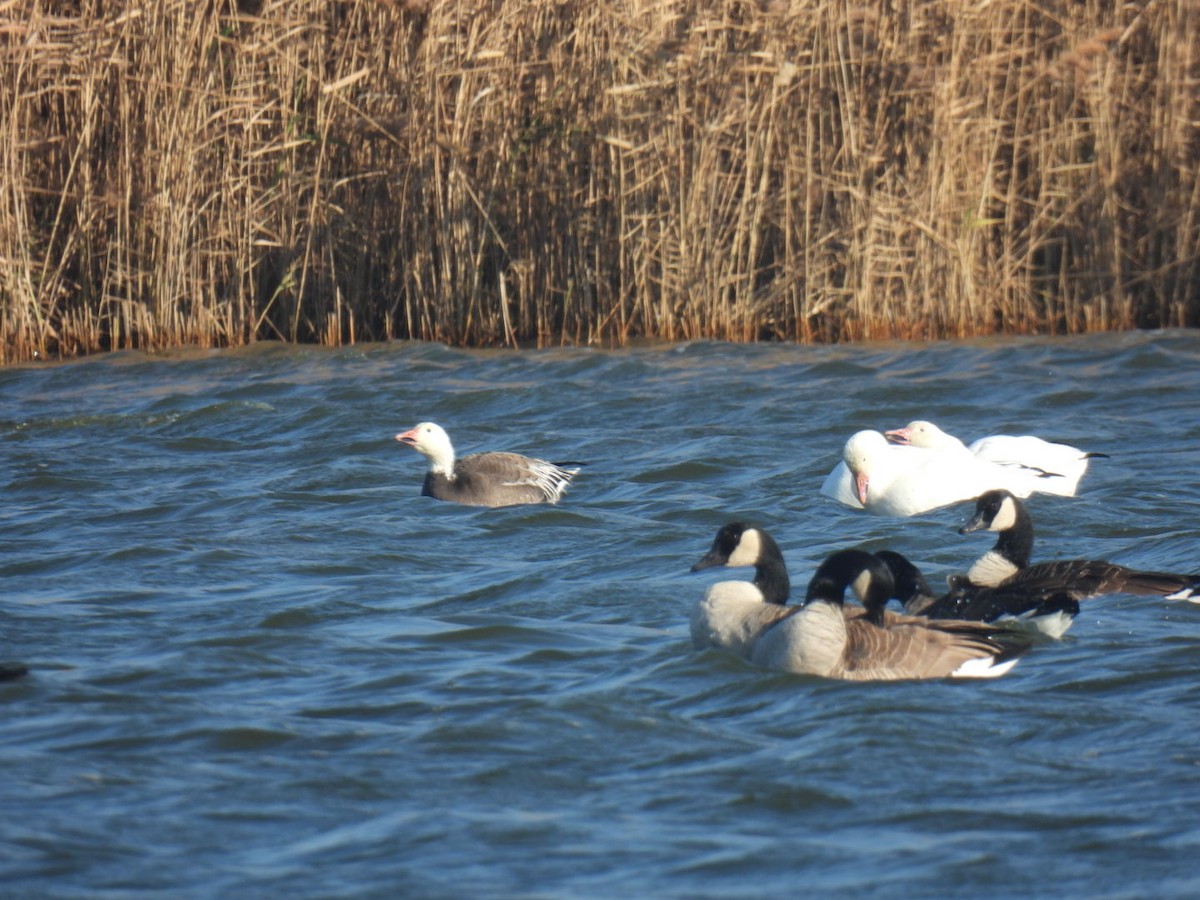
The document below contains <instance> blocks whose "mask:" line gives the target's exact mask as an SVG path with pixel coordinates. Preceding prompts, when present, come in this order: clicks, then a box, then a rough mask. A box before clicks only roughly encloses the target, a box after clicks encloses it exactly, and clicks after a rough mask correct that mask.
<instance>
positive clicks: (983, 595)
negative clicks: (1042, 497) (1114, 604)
mask: <svg viewBox="0 0 1200 900" xmlns="http://www.w3.org/2000/svg"><path fill="white" fill-rule="evenodd" d="M983 529H987V530H989V531H995V532H997V533H998V536H997V539H996V544H995V546H993V547H992V549H991V550H989V551H988V552H987V553H985V554H984V555H983V556H981V557H980V558H979V559H978V560H976V561H975V563H974V565H972V566H971V568H970V569H969V570H968V571H967V574H966V575H965V576H955V577H953V578H951V579H950V592H949V593H948V594H947V595H946V596H945V597H942V598H940V599H939V600H938V601H937V602H936V603H935V604H932V605H930V606H928V607H927V608H926V610H925V614H926V615H941V616H950V617H954V618H968V617H975V616H977V615H979V614H980V611H981V610H988V611H993V610H997V609H1001V608H1006V609H1008V610H1010V611H1014V610H1016V609H1017V608H1018V607H1020V606H1021V605H1024V606H1026V607H1028V608H1033V607H1036V606H1039V605H1040V606H1043V607H1047V608H1048V607H1052V606H1054V605H1058V606H1060V607H1062V608H1063V610H1064V611H1065V610H1068V609H1069V608H1070V607H1069V603H1068V601H1075V602H1076V604H1077V603H1078V601H1080V600H1087V599H1089V598H1092V597H1099V596H1101V595H1104V594H1140V595H1152V596H1160V597H1166V598H1167V599H1168V600H1191V601H1192V602H1200V575H1176V574H1172V573H1168V572H1142V571H1138V570H1136V569H1129V568H1126V567H1125V566H1121V565H1117V564H1116V563H1110V562H1106V561H1104V560H1098V559H1064V560H1054V561H1052V562H1044V563H1035V564H1032V565H1031V564H1030V562H1029V559H1030V556H1031V554H1032V552H1033V521H1032V520H1031V519H1030V517H1029V512H1028V511H1027V510H1026V509H1025V505H1024V504H1023V503H1021V501H1020V500H1018V499H1017V498H1016V497H1014V496H1013V495H1012V494H1010V493H1009V492H1007V491H988V492H987V493H985V494H983V495H982V496H981V497H979V499H978V500H977V501H976V503H975V514H974V515H973V516H972V517H971V519H970V520H968V522H967V523H966V524H965V525H964V526H963V527H962V528H960V529H959V533H960V534H969V533H971V532H973V531H980V530H983ZM987 616H991V612H988V614H987ZM987 616H984V617H987ZM991 617H992V618H994V617H995V616H991Z"/></svg>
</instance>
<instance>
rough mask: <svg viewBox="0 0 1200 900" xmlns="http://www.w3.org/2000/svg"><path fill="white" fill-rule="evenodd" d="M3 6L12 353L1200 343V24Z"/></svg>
mask: <svg viewBox="0 0 1200 900" xmlns="http://www.w3.org/2000/svg"><path fill="white" fill-rule="evenodd" d="M876 6H877V4H857V3H856V4H849V3H845V2H825V0H793V2H783V0H780V2H766V3H750V2H719V0H677V2H672V0H510V2H502V0H494V2H471V0H458V2H455V0H407V2H403V0H392V2H384V0H373V2H372V0H343V2H329V0H287V2H284V0H262V2H253V0H249V2H247V0H244V2H241V3H235V2H221V3H214V2H208V3H193V2H190V0H159V2H145V3H137V2H134V3H130V4H109V3H101V2H99V0H79V2H78V3H51V2H44V0H7V2H6V0H0V69H2V77H0V131H2V133H3V143H2V149H0V153H2V157H0V177H2V178H3V184H2V185H0V196H2V199H0V302H2V306H0V338H2V341H3V343H2V345H0V361H3V362H13V361H19V360H21V359H26V358H29V357H31V356H33V355H35V354H41V355H55V354H58V355H72V354H77V353H85V352H89V351H94V350H98V349H116V348H125V347H140V348H160V347H166V346H173V345H178V344H200V345H228V344H240V343H244V342H248V341H253V340H256V339H262V338H282V339H286V340H294V341H320V342H324V343H340V342H347V341H355V340H365V339H382V338H392V337H412V338H420V339H433V340H441V341H448V342H452V343H461V344H473V345H489V344H502V343H512V344H515V343H525V342H534V341H536V342H537V343H539V344H548V343H558V342H560V341H572V342H574V341H596V342H604V343H620V342H622V341H624V340H627V339H629V338H632V337H638V336H649V337H659V338H666V339H686V338H697V337H716V338H727V339H733V340H755V339H762V338H785V339H795V340H801V341H810V340H841V339H857V338H881V337H887V336H901V337H937V336H962V335H971V334H979V333H989V332H995V331H1007V332H1078V331H1087V330H1096V329H1115V328H1128V327H1138V326H1172V325H1197V324H1200V221H1198V216H1200V177H1198V168H1200V162H1198V161H1200V9H1198V8H1197V4H1196V3H1195V2H1194V0H1163V2H1152V3H1149V4H1127V5H1119V6H1117V7H1116V8H1114V7H1113V5H1112V4H1107V3H1100V2H1097V0H1087V2H1082V3H1078V2H1071V0H1057V2H1056V0H1050V2H1046V3H1041V4H1037V5H1034V4H1031V3H1029V2H1027V0H990V2H987V0H976V2H966V3H961V2H954V0H926V2H921V0H912V2H899V3H894V4H879V5H878V6H879V8H878V9H876V8H875V7H876Z"/></svg>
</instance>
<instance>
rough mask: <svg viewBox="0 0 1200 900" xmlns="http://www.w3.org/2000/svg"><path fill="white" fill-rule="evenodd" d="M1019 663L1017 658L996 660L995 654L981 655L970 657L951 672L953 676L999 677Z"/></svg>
mask: <svg viewBox="0 0 1200 900" xmlns="http://www.w3.org/2000/svg"><path fill="white" fill-rule="evenodd" d="M1016 664H1017V660H1016V659H1009V660H1005V661H1004V662H1002V663H997V662H996V657H994V656H981V657H979V658H978V659H968V660H967V661H966V662H965V663H963V664H962V665H961V666H959V667H958V668H957V669H955V670H954V671H953V672H951V673H950V677H951V678H999V677H1000V676H1001V675H1003V674H1005V673H1006V672H1008V670H1009V669H1011V668H1012V667H1013V666H1015V665H1016Z"/></svg>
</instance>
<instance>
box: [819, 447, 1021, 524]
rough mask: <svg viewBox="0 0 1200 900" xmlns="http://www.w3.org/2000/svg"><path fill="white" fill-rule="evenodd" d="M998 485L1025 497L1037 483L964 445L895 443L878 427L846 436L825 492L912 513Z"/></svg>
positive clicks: (886, 511) (870, 507) (891, 512)
mask: <svg viewBox="0 0 1200 900" xmlns="http://www.w3.org/2000/svg"><path fill="white" fill-rule="evenodd" d="M1000 487H1002V488H1006V489H1008V490H1010V491H1012V492H1014V493H1016V494H1019V495H1020V496H1023V497H1024V496H1028V494H1029V493H1030V492H1031V491H1032V490H1033V489H1034V483H1033V479H1032V478H1030V477H1029V476H1028V475H1027V474H1025V473H1023V472H1022V471H1020V470H1017V469H1012V468H1008V467H1005V466H1000V465H997V464H996V463H991V462H987V461H985V460H981V459H976V458H975V457H974V456H973V455H972V454H970V453H966V452H965V451H962V452H954V451H947V450H945V449H926V448H922V447H910V446H902V445H897V444H891V443H888V440H887V438H886V437H884V436H883V434H881V433H880V432H878V431H859V432H857V433H856V434H854V435H852V436H851V437H850V439H849V440H848V441H846V444H845V446H844V447H843V448H842V462H840V463H838V465H837V466H836V467H834V469H833V471H831V472H830V473H829V475H827V476H826V478H825V481H824V483H823V484H822V485H821V493H822V494H825V495H826V496H830V497H833V498H834V499H835V500H838V501H839V502H841V503H845V504H846V505H847V506H854V507H860V508H864V509H866V510H867V511H868V512H873V513H877V514H879V515H884V516H912V515H916V514H917V513H922V512H927V511H928V510H931V509H937V508H938V507H942V506H948V505H950V504H952V503H958V502H960V501H962V500H969V499H973V498H975V497H978V496H979V495H980V494H981V493H983V492H984V491H986V490H988V489H990V488H1000Z"/></svg>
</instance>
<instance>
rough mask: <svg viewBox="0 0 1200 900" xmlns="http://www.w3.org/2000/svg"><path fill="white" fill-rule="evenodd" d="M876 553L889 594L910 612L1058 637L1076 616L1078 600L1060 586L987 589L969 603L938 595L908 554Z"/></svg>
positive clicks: (960, 598)
mask: <svg viewBox="0 0 1200 900" xmlns="http://www.w3.org/2000/svg"><path fill="white" fill-rule="evenodd" d="M875 555H876V556H877V557H878V558H879V560H880V561H881V562H883V564H884V565H886V566H887V567H888V570H889V571H890V572H891V574H892V579H893V581H894V583H895V588H894V590H893V592H892V597H893V598H895V599H896V600H899V601H900V603H901V605H903V607H904V611H905V612H907V613H909V614H910V615H919V616H928V617H929V618H933V619H965V620H967V621H972V622H989V623H999V624H1003V625H1012V624H1017V625H1020V626H1022V627H1025V628H1029V629H1032V630H1034V631H1037V632H1040V633H1041V634H1044V635H1046V636H1047V637H1052V638H1058V637H1062V635H1063V634H1064V633H1065V632H1066V630H1067V629H1068V628H1070V627H1071V623H1072V622H1073V621H1074V619H1075V617H1076V616H1077V615H1079V602H1078V601H1077V600H1075V599H1074V598H1073V597H1072V596H1071V595H1070V594H1069V593H1068V592H1066V591H1064V590H1062V589H1055V588H1050V589H1047V590H1043V591H1028V590H1025V591H1023V590H1021V589H1020V588H1019V587H1018V588H1017V589H1015V590H1008V589H1005V588H1004V587H995V588H990V589H988V590H987V591H985V592H983V593H982V594H981V595H980V596H978V597H976V598H975V600H974V601H972V602H962V600H963V598H962V597H961V596H957V595H956V594H955V593H954V592H951V593H947V594H945V595H943V596H941V597H939V596H937V595H936V594H935V593H934V592H933V590H932V589H931V588H930V587H929V584H928V582H926V580H925V577H924V575H922V574H921V570H920V569H918V568H917V567H916V565H915V564H913V563H912V562H911V561H910V560H909V559H908V558H907V557H905V556H904V555H902V554H900V553H897V552H895V551H893V550H877V551H875Z"/></svg>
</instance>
